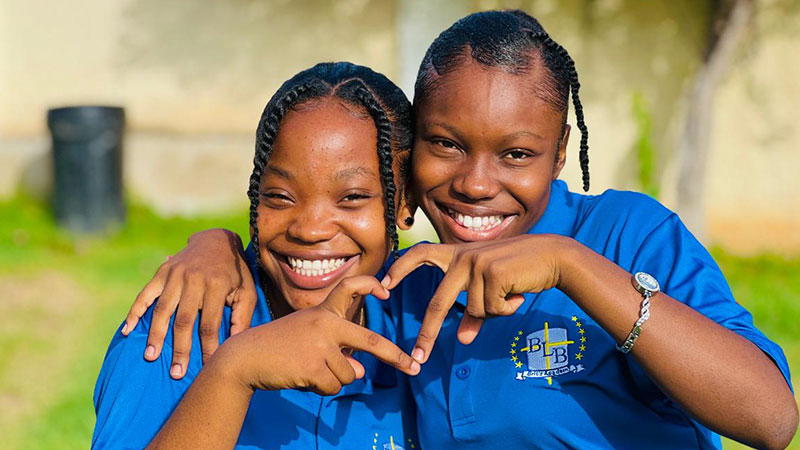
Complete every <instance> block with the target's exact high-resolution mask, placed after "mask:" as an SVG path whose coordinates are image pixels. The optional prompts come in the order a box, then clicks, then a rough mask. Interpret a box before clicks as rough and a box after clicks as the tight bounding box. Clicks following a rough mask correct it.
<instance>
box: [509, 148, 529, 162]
mask: <svg viewBox="0 0 800 450" xmlns="http://www.w3.org/2000/svg"><path fill="white" fill-rule="evenodd" d="M515 153H518V154H520V155H521V156H520V157H514V156H512V155H514V154H515ZM505 156H508V157H510V158H511V159H514V160H517V161H520V160H523V159H528V158H532V157H533V156H535V155H532V154H531V153H529V152H526V151H525V150H521V149H516V150H511V151H510V152H508V153H506V154H505Z"/></svg>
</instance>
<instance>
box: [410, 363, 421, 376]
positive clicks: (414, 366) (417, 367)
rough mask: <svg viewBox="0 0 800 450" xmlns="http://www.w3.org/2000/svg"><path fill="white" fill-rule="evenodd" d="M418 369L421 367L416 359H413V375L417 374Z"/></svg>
mask: <svg viewBox="0 0 800 450" xmlns="http://www.w3.org/2000/svg"><path fill="white" fill-rule="evenodd" d="M420 370H422V367H420V365H419V363H418V362H416V361H413V362H412V363H411V373H413V374H414V375H416V374H418V373H419V371H420Z"/></svg>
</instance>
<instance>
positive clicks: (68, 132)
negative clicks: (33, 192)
mask: <svg viewBox="0 0 800 450" xmlns="http://www.w3.org/2000/svg"><path fill="white" fill-rule="evenodd" d="M47 125H48V127H50V133H51V134H52V137H53V160H54V164H53V167H54V169H55V173H54V176H53V197H52V200H53V210H54V213H55V217H56V221H57V222H58V223H59V224H60V225H62V226H64V227H66V228H68V229H70V230H72V231H76V232H102V231H106V230H108V229H109V228H113V227H115V226H117V225H119V224H121V223H122V222H123V221H124V220H125V206H124V203H123V199H122V136H123V132H124V128H125V111H124V110H123V109H122V108H119V107H112V106H71V107H65V108H56V109H51V110H49V111H48V112H47Z"/></svg>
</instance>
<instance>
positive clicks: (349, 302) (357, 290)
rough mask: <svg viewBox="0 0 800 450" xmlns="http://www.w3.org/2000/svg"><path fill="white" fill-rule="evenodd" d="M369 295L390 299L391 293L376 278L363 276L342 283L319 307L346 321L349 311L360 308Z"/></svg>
mask: <svg viewBox="0 0 800 450" xmlns="http://www.w3.org/2000/svg"><path fill="white" fill-rule="evenodd" d="M367 294H372V295H374V296H376V297H378V298H382V299H386V298H389V291H388V290H387V289H386V288H385V287H383V285H381V283H380V282H379V281H378V280H377V279H376V278H375V277H369V276H366V275H362V276H356V277H350V278H345V279H343V280H342V281H340V282H339V284H338V285H336V287H335V288H333V290H332V291H331V293H330V294H328V297H327V298H326V299H325V301H323V302H322V303H321V304H320V305H319V306H320V307H321V308H323V309H326V310H328V311H330V312H332V313H334V314H336V315H337V316H339V317H341V318H343V319H344V318H347V313H348V312H349V311H353V310H354V309H355V308H357V307H358V305H357V303H358V302H360V301H361V297H363V296H365V295H367Z"/></svg>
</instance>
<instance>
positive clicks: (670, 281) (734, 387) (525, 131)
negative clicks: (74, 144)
mask: <svg viewBox="0 0 800 450" xmlns="http://www.w3.org/2000/svg"><path fill="white" fill-rule="evenodd" d="M579 90H580V84H579V82H578V75H577V71H576V69H575V64H574V62H573V60H572V58H571V57H570V55H569V53H568V52H567V51H566V50H565V49H564V48H563V47H562V46H560V45H559V44H558V43H556V42H555V41H554V40H553V39H552V38H551V37H550V36H549V35H548V34H547V32H546V31H545V30H544V29H543V28H542V26H541V25H540V24H539V23H538V21H536V20H535V19H534V18H532V17H530V16H529V15H527V14H525V13H523V12H521V11H489V12H482V13H476V14H471V15H469V16H467V17H465V18H463V19H461V20H459V21H458V22H456V23H455V24H454V25H452V26H451V27H450V28H448V29H447V30H445V31H444V32H442V34H441V35H440V36H439V37H438V38H437V39H436V40H435V41H434V42H433V44H431V46H430V48H429V50H428V52H427V54H426V55H425V58H424V60H423V62H422V64H421V66H420V71H419V75H418V79H417V83H416V86H415V98H414V117H415V135H414V145H413V150H412V155H411V176H410V185H409V190H410V191H411V193H412V198H413V200H414V201H415V202H416V204H417V205H418V206H419V207H421V208H422V210H423V211H424V212H425V214H426V215H427V216H428V217H429V218H430V220H431V222H432V223H433V225H434V228H435V229H436V232H437V234H438V236H439V238H440V240H441V242H442V243H443V244H419V245H416V246H414V247H412V248H411V249H409V250H408V251H407V252H404V254H403V256H401V257H400V258H398V259H396V260H394V261H391V265H390V266H388V267H387V269H386V276H385V277H384V279H383V284H384V285H385V286H386V287H387V288H389V289H391V291H392V293H391V298H390V300H389V305H390V309H391V311H392V316H393V317H394V318H395V321H396V324H397V327H398V337H397V343H398V344H399V345H400V347H401V348H403V349H404V350H405V351H406V352H409V353H411V355H412V357H414V358H415V360H416V361H418V362H419V363H421V364H423V369H422V371H421V372H420V374H419V375H418V376H416V377H413V378H411V379H410V385H411V389H412V392H413V394H414V398H415V402H416V405H417V408H418V411H419V415H418V423H417V425H418V428H419V432H420V440H421V443H422V446H423V447H427V448H436V449H438V448H475V449H486V448H498V449H499V448H503V449H505V448H648V449H662V448H663V449H671V448H701V449H710V448H720V447H721V440H720V434H722V435H726V436H729V437H732V438H734V439H736V440H739V441H741V442H744V443H746V444H748V445H752V446H754V447H758V448H783V447H785V446H786V445H787V444H788V442H789V441H790V440H791V438H792V436H793V434H794V432H795V430H796V428H797V420H798V419H797V417H798V415H797V406H796V404H795V402H794V399H793V395H792V391H791V385H790V376H789V369H788V365H787V362H786V358H785V356H784V355H783V352H782V350H781V349H780V347H779V346H778V345H776V344H775V343H773V342H772V341H770V340H769V339H768V338H767V337H766V336H764V334H763V333H761V332H760V331H759V330H758V329H757V328H756V327H755V326H754V325H753V321H752V317H751V316H750V314H749V313H748V312H747V311H746V310H745V309H744V308H742V307H741V306H739V305H738V304H737V303H736V302H735V300H734V298H733V295H732V293H731V292H730V289H729V288H728V285H727V283H726V281H725V279H724V276H723V275H722V273H721V271H720V270H719V267H718V266H717V265H716V263H715V262H714V261H713V259H712V258H711V257H710V255H709V254H708V252H707V251H706V250H705V248H704V247H703V246H702V245H701V244H700V243H699V242H698V241H697V240H696V239H695V238H694V237H693V236H692V235H691V233H690V232H689V231H688V230H687V229H686V227H685V226H684V225H683V224H682V223H681V221H680V219H679V218H678V217H677V215H675V214H674V213H672V212H671V211H669V210H667V209H666V208H664V207H663V206H662V205H660V204H659V203H658V202H656V201H655V200H653V199H651V198H649V197H646V196H644V195H642V194H638V193H632V192H619V191H613V190H609V191H606V192H604V193H603V194H601V195H596V196H588V195H582V194H577V193H573V192H570V191H569V190H568V188H567V186H566V184H565V183H563V182H562V181H560V180H558V175H559V173H560V171H561V169H562V168H563V166H564V164H565V161H566V156H565V155H566V145H567V141H568V139H569V136H570V126H569V125H568V124H567V120H566V118H567V112H568V100H569V97H572V104H573V106H574V110H575V115H576V118H577V121H576V122H577V126H578V129H579V131H580V133H581V145H580V153H579V160H580V163H581V168H582V170H583V188H584V189H585V190H586V189H588V187H589V172H588V132H587V127H586V124H585V123H584V120H583V108H582V104H581V102H580V96H579ZM219 235H222V236H224V235H225V234H224V233H218V236H219ZM216 239H219V237H214V236H213V235H208V239H204V243H203V244H201V245H198V246H197V247H195V248H201V247H202V246H204V245H208V242H211V241H213V240H216ZM190 247H191V246H190ZM206 254H208V252H206ZM229 256H230V257H231V258H232V259H230V260H229V262H228V263H227V264H226V266H228V267H232V266H233V264H234V263H233V261H235V260H236V258H237V257H236V255H235V254H234V255H227V254H226V255H225V256H224V257H225V258H226V259H227V258H228V257H229ZM218 258H219V257H218ZM161 286H163V281H160V280H154V283H153V284H152V285H151V286H150V287H151V288H155V290H156V291H158V290H159V289H160V287H161ZM235 287H236V286H235V283H232V284H231V286H230V288H232V289H233V288H235ZM428 299H430V300H429V301H427V300H428ZM136 315H137V312H136V311H133V317H130V316H129V318H131V319H132V318H134V317H135V316H136ZM167 317H168V316H167ZM487 317H494V318H493V319H491V320H488V321H485V322H484V320H485V319H486V318H487ZM434 343H435V345H434ZM467 344H469V345H467Z"/></svg>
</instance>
